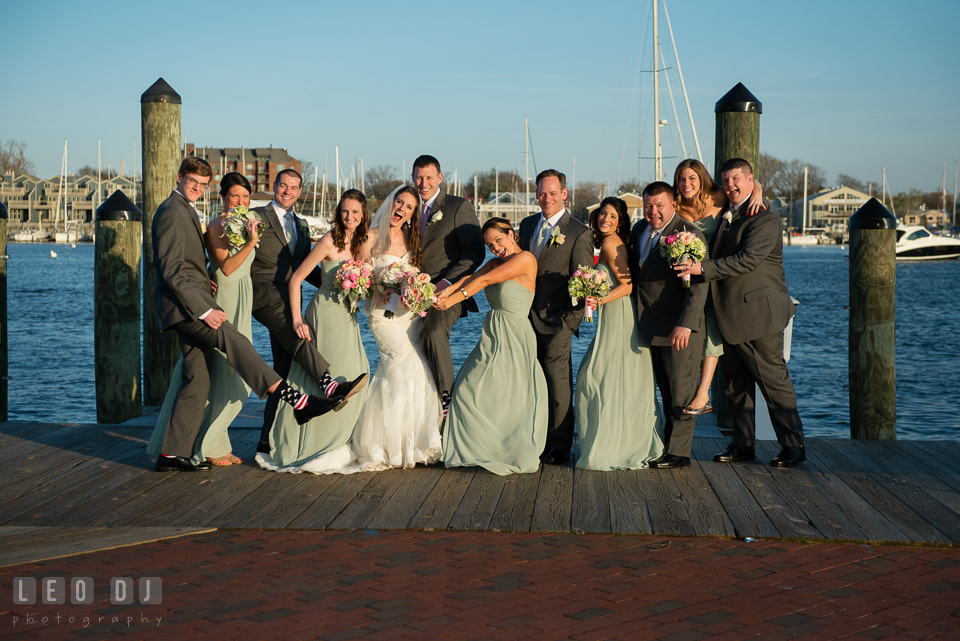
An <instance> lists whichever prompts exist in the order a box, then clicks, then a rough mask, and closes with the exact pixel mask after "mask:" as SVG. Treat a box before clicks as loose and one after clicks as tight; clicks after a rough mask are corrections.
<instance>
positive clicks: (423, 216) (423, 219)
mask: <svg viewBox="0 0 960 641" xmlns="http://www.w3.org/2000/svg"><path fill="white" fill-rule="evenodd" d="M429 220H430V205H427V204H426V203H424V205H423V211H421V212H420V238H423V235H424V234H425V233H427V222H428V221H429Z"/></svg>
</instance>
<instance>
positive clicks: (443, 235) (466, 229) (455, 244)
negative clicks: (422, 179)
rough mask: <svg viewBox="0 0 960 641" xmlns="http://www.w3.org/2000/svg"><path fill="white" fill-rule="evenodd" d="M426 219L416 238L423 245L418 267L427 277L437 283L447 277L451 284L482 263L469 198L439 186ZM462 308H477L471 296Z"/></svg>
mask: <svg viewBox="0 0 960 641" xmlns="http://www.w3.org/2000/svg"><path fill="white" fill-rule="evenodd" d="M438 214H439V215H440V219H439V220H437V215H438ZM430 221H433V222H430ZM430 221H428V222H427V228H426V231H425V232H424V234H423V238H421V239H420V246H421V247H422V248H423V257H422V259H421V265H420V267H421V269H422V270H423V271H425V272H427V273H428V274H430V280H431V281H433V282H434V283H439V282H440V281H441V280H443V279H447V280H448V281H450V282H451V283H454V282H456V281H458V280H459V279H460V278H462V277H463V276H467V275H470V274H472V273H473V272H475V271H477V268H478V267H480V264H481V263H483V256H484V253H485V252H486V248H485V247H484V244H483V236H482V235H481V233H480V221H479V219H478V218H477V213H476V211H475V210H474V208H473V205H472V204H471V203H470V201H468V200H464V199H463V198H458V197H457V196H451V195H450V194H448V193H446V192H445V191H444V190H443V189H441V190H440V192H439V193H438V194H437V197H436V199H435V200H434V201H433V207H432V208H431V209H430ZM466 308H467V310H469V311H471V312H477V311H479V309H478V308H477V303H476V301H475V300H473V299H472V298H468V299H467V302H466Z"/></svg>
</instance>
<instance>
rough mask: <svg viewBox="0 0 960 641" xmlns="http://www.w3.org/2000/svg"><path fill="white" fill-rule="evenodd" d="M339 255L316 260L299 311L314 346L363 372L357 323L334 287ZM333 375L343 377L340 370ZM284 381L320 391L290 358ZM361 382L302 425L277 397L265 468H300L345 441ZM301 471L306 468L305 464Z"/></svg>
mask: <svg viewBox="0 0 960 641" xmlns="http://www.w3.org/2000/svg"><path fill="white" fill-rule="evenodd" d="M342 264H343V261H340V260H336V261H327V262H322V263H320V272H321V284H320V288H319V289H318V290H317V293H316V294H314V296H313V298H312V299H311V300H310V304H309V305H308V306H307V311H306V312H305V313H304V315H303V319H304V322H305V323H307V325H309V326H310V328H311V329H312V330H313V333H314V336H315V340H316V342H317V350H318V351H319V352H320V353H321V354H323V356H324V358H326V359H327V360H328V361H329V362H331V363H335V364H336V367H337V371H339V372H350V373H352V374H353V375H354V376H356V375H357V374H359V373H360V372H369V371H370V364H369V362H367V353H366V352H365V351H364V349H363V341H362V340H361V338H360V323H359V321H358V319H357V315H356V314H351V313H350V310H349V309H348V307H347V304H346V303H341V302H340V299H339V298H338V295H337V291H336V289H335V288H334V279H335V278H336V275H337V270H338V269H340V265H342ZM334 380H336V381H338V382H341V383H342V382H344V381H346V378H344V377H343V376H338V377H336V378H335V379H334ZM287 383H288V384H289V385H291V386H292V387H295V388H297V389H298V390H301V391H303V392H306V393H308V394H313V395H314V396H321V397H322V396H323V392H322V391H321V390H320V386H319V385H318V384H317V383H316V381H314V380H313V379H312V378H310V377H309V376H308V375H307V373H306V372H304V371H303V368H301V367H300V365H299V364H298V363H297V362H296V361H294V362H293V365H291V367H290V375H289V376H288V377H287ZM368 389H369V387H365V388H364V389H362V390H360V391H359V392H358V393H357V394H356V395H354V396H353V397H351V398H350V401H349V402H348V403H347V404H346V406H345V407H344V408H343V409H342V410H340V411H339V412H328V413H326V414H324V415H323V416H318V417H317V418H315V419H313V420H312V421H310V422H308V423H305V424H303V425H297V421H296V419H294V417H293V407H292V406H291V405H290V404H289V403H280V404H279V407H278V408H277V416H276V418H275V419H274V422H273V428H272V429H271V430H270V446H271V453H270V456H271V457H272V460H271V461H265V462H261V463H260V464H261V467H265V468H266V469H277V468H287V469H282V471H285V472H295V471H300V470H298V469H297V468H302V467H303V466H304V464H305V463H307V462H308V461H310V460H311V459H314V458H316V457H318V456H321V455H323V454H326V453H328V452H332V451H334V450H337V449H339V448H341V447H343V446H344V445H346V444H347V443H348V442H349V441H350V439H351V437H352V436H353V428H354V426H355V425H356V424H357V418H358V417H359V416H360V412H361V410H362V409H363V406H364V404H365V403H366V400H367V390H368ZM302 471H304V472H309V471H312V468H311V466H307V467H306V468H305V469H303V470H302Z"/></svg>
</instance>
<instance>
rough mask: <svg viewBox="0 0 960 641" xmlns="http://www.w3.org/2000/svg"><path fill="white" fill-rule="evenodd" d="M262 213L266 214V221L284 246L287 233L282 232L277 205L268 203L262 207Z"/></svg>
mask: <svg viewBox="0 0 960 641" xmlns="http://www.w3.org/2000/svg"><path fill="white" fill-rule="evenodd" d="M264 213H265V214H266V216H267V223H268V224H269V225H270V228H271V229H272V230H273V233H275V234H276V235H277V238H278V239H279V240H280V244H281V245H282V246H284V247H286V246H287V235H286V233H284V231H283V227H282V226H281V224H280V220H279V219H280V212H279V211H278V210H277V207H276V206H275V205H274V204H273V203H270V204H268V205H267V206H266V207H264Z"/></svg>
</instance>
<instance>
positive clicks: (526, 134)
mask: <svg viewBox="0 0 960 641" xmlns="http://www.w3.org/2000/svg"><path fill="white" fill-rule="evenodd" d="M523 148H524V152H523V173H524V180H523V186H524V192H525V193H526V197H525V198H524V200H523V215H524V216H526V215H527V208H528V207H529V206H530V119H529V118H524V119H523ZM498 182H499V181H498ZM514 222H516V221H514Z"/></svg>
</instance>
